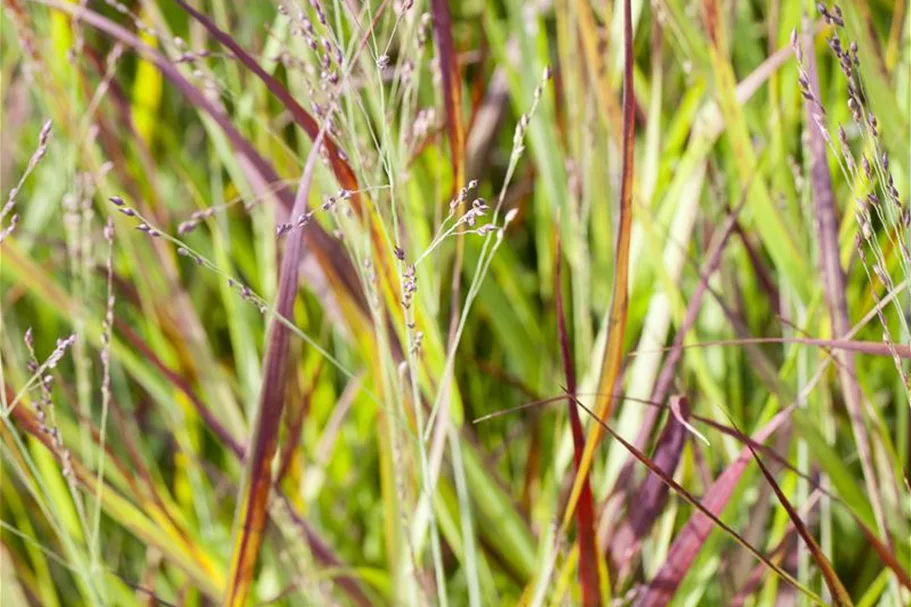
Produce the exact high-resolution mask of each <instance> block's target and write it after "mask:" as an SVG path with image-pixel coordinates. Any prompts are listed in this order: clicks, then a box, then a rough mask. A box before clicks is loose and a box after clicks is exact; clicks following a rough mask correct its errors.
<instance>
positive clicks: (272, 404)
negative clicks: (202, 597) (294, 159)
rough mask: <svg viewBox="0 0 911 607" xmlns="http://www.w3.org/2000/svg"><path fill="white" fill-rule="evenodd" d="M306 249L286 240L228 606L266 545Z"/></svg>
mask: <svg viewBox="0 0 911 607" xmlns="http://www.w3.org/2000/svg"><path fill="white" fill-rule="evenodd" d="M321 141H322V135H321V134H320V136H319V137H317V139H316V141H314V143H313V147H312V148H311V149H310V154H309V155H308V156H307V163H306V165H305V166H304V173H303V175H302V176H301V180H300V185H299V186H298V191H297V196H296V197H295V201H294V208H293V210H292V216H293V217H297V216H298V215H300V214H302V213H304V212H305V211H306V208H307V196H308V195H309V193H310V184H311V183H312V181H313V169H314V166H315V163H316V158H317V156H318V151H319V147H320V143H321ZM303 245H304V243H303V236H302V234H301V231H300V230H294V231H292V232H291V234H289V236H288V238H287V244H286V247H285V255H284V258H283V259H282V265H281V273H280V276H279V285H278V294H277V296H276V297H277V302H276V306H275V308H276V310H275V312H276V315H274V316H273V317H272V320H271V321H270V323H269V337H268V341H267V346H266V356H265V361H264V362H263V385H262V390H261V392H260V397H259V404H258V406H257V409H256V420H255V421H254V424H253V435H252V438H251V441H250V455H249V457H248V458H247V468H246V471H245V474H244V481H243V483H242V484H241V489H240V492H241V493H240V496H239V501H238V507H237V513H236V515H235V519H234V553H233V556H232V558H231V571H230V573H229V575H228V586H227V588H226V589H225V596H224V602H223V604H224V605H225V607H242V606H243V605H245V604H246V601H247V596H248V594H249V592H250V585H251V583H252V580H253V572H254V568H255V566H256V560H257V558H258V556H259V550H260V547H261V545H262V541H263V531H264V528H265V524H266V515H267V507H268V504H269V492H270V490H271V489H272V457H273V456H274V455H275V451H276V449H277V447H278V430H279V425H280V423H281V418H282V410H283V409H284V407H285V388H286V386H287V380H288V378H287V373H288V368H289V366H290V365H289V363H290V361H289V358H290V357H289V351H290V348H289V345H290V339H291V330H290V329H289V328H288V327H287V326H285V324H284V323H283V322H281V320H280V317H284V318H290V317H291V316H293V313H294V300H295V299H296V298H297V290H298V275H299V272H300V265H301V256H302V254H303V251H304V246H303Z"/></svg>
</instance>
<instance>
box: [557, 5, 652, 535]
mask: <svg viewBox="0 0 911 607" xmlns="http://www.w3.org/2000/svg"><path fill="white" fill-rule="evenodd" d="M623 12H624V15H623V21H624V24H623V64H624V67H623V174H622V176H621V180H622V181H621V187H620V225H619V228H618V232H617V250H616V251H617V252H616V256H615V271H614V286H613V295H612V297H611V305H610V312H609V313H608V314H609V318H610V321H609V327H610V328H609V331H610V335H609V337H608V342H607V350H606V351H605V354H604V359H603V361H602V363H601V379H600V386H599V389H598V391H599V392H600V393H601V394H602V396H600V397H599V399H598V402H597V404H596V406H595V411H596V417H597V418H598V419H609V418H610V414H611V412H612V410H613V403H614V399H613V396H612V395H613V392H614V385H615V384H616V383H617V377H618V376H619V374H620V364H621V362H622V358H623V351H622V350H623V338H624V335H625V333H626V320H627V316H628V314H629V301H628V295H629V293H628V291H629V248H630V238H631V236H632V219H633V218H632V214H633V208H632V207H633V145H634V143H635V139H634V138H635V126H636V125H635V120H636V117H635V110H636V108H635V104H636V100H635V93H634V90H633V21H632V8H631V7H630V0H624V2H623ZM602 438H604V428H603V426H601V425H595V426H594V428H592V431H591V433H590V434H589V436H588V440H587V441H586V443H585V450H584V451H583V453H582V460H581V461H580V462H579V464H578V466H577V470H576V480H575V481H574V482H573V488H572V492H571V493H570V497H569V503H567V505H566V511H565V512H564V514H563V529H566V528H567V527H568V524H569V521H570V520H571V519H572V515H573V511H574V510H575V508H576V504H577V503H578V500H579V496H580V495H581V492H582V484H583V479H584V478H585V477H587V476H588V471H589V469H590V468H591V465H592V459H593V458H594V454H595V449H597V448H598V444H599V443H600V442H601V439H602Z"/></svg>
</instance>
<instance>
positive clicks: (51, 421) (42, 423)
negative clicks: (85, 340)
mask: <svg viewBox="0 0 911 607" xmlns="http://www.w3.org/2000/svg"><path fill="white" fill-rule="evenodd" d="M23 341H24V342H25V347H26V348H27V349H28V353H29V361H28V365H27V368H28V370H29V373H32V374H33V375H37V374H40V373H43V372H44V371H45V370H48V369H54V368H56V367H57V363H59V362H60V360H61V359H62V358H63V356H64V355H65V354H66V352H67V350H69V349H70V348H71V347H72V345H73V344H74V343H76V334H75V333H73V334H72V335H70V336H69V337H66V338H64V339H58V340H57V346H56V347H55V348H54V351H53V352H51V355H50V356H48V358H47V360H46V361H45V362H44V365H41V364H40V363H39V362H38V358H37V356H36V355H35V341H34V336H33V335H32V329H31V327H30V328H28V329H27V330H26V331H25V336H24V338H23ZM53 382H54V376H53V375H52V374H51V373H45V374H44V375H42V376H41V378H40V379H39V381H38V386H39V391H40V394H39V396H38V399H37V400H36V401H35V416H36V417H37V418H38V426H39V429H40V430H41V431H42V432H43V433H45V434H47V435H48V436H49V437H50V438H51V440H52V441H53V444H54V448H55V449H56V451H57V452H58V453H59V454H60V459H61V462H62V466H63V475H64V476H65V477H66V478H68V479H72V476H73V465H72V457H71V456H70V452H69V450H68V449H67V448H66V446H65V445H64V444H63V436H62V435H61V434H60V428H59V427H58V426H57V423H56V421H55V416H54V401H53V396H52V393H51V386H52V385H53Z"/></svg>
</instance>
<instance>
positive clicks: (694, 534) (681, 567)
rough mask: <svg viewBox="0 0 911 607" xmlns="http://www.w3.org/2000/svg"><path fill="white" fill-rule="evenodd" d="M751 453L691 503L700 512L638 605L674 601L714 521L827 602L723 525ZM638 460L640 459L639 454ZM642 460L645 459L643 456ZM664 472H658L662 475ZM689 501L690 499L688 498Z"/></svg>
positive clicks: (774, 424) (784, 413)
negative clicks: (723, 516)
mask: <svg viewBox="0 0 911 607" xmlns="http://www.w3.org/2000/svg"><path fill="white" fill-rule="evenodd" d="M793 409H794V405H791V406H789V407H787V408H785V409H783V410H781V411H779V412H778V413H777V414H776V415H775V416H774V417H773V418H772V419H771V420H770V421H769V422H768V423H767V424H766V425H765V426H763V427H762V428H761V429H760V430H758V431H757V432H756V433H755V435H754V436H753V440H754V441H756V442H764V441H765V440H766V439H768V438H769V437H770V436H771V435H772V434H773V433H774V432H775V431H776V430H777V429H778V428H779V427H780V426H781V425H782V424H783V423H784V422H785V421H786V420H787V419H788V418H789V416H790V413H791V411H792V410H793ZM617 438H618V440H620V441H621V442H623V443H626V441H624V440H623V439H622V438H620V437H617ZM630 447H632V445H630ZM630 452H631V453H633V454H634V455H636V453H637V452H634V451H632V450H631V451H630ZM750 453H751V451H750V450H749V449H748V448H747V447H744V448H743V449H742V450H741V452H740V454H739V456H738V457H737V459H736V460H734V462H733V463H731V464H730V465H729V466H728V467H727V468H726V469H725V470H724V472H722V473H721V475H720V476H719V477H718V478H717V479H715V482H714V483H712V485H711V486H710V487H709V488H708V489H707V490H706V492H705V494H704V495H703V499H702V502H701V503H693V502H690V503H691V504H693V505H694V506H696V507H697V509H698V510H699V512H696V513H694V514H693V516H691V517H690V520H689V521H688V522H687V524H686V525H685V526H684V527H683V529H681V530H680V533H678V534H677V537H676V539H675V540H674V543H673V544H671V547H670V550H668V554H667V558H666V559H665V562H664V564H663V565H662V566H661V569H659V571H658V573H657V574H656V575H655V577H654V579H652V581H651V582H650V583H649V585H648V588H647V589H646V591H645V593H644V594H643V595H642V596H641V597H640V599H639V600H638V601H637V602H636V607H660V606H663V605H667V604H668V603H669V602H670V601H671V599H672V598H673V597H674V594H675V592H676V591H677V588H678V587H679V586H680V582H681V581H682V580H683V578H684V576H685V575H686V573H687V572H688V571H689V569H690V567H691V566H692V564H693V562H694V561H695V560H696V555H697V554H698V553H699V550H700V548H702V545H703V544H704V543H705V540H706V539H707V538H708V535H709V532H710V531H711V530H712V525H713V524H714V525H717V526H720V527H722V528H723V529H724V530H725V531H726V532H728V533H729V535H731V536H732V537H734V538H735V539H737V541H738V543H740V544H741V545H742V546H743V547H744V548H746V549H747V550H749V551H750V552H751V553H752V554H753V555H754V556H756V557H757V558H759V559H760V560H761V561H762V562H763V563H765V564H766V565H767V566H768V567H769V568H770V569H772V570H773V571H775V572H776V573H778V574H779V575H780V576H781V577H782V578H783V579H785V580H787V581H788V582H789V583H791V584H792V585H793V586H794V587H795V588H797V589H798V590H801V591H802V592H804V594H806V595H807V596H808V597H810V598H812V599H813V600H814V601H817V603H818V604H820V605H823V604H824V603H823V602H822V599H820V598H819V597H818V596H816V595H815V594H814V593H812V592H810V591H809V590H807V589H805V588H804V587H803V586H802V585H801V584H800V583H799V582H798V581H797V580H795V579H794V578H793V577H792V576H790V575H789V574H788V573H786V572H784V571H783V570H782V569H781V568H780V567H778V566H777V565H775V564H774V563H772V562H771V561H770V560H769V559H768V558H767V557H765V556H764V555H762V554H761V553H760V552H759V551H758V550H757V549H756V548H754V547H752V546H750V545H749V544H748V543H746V542H745V541H743V540H742V538H740V536H738V535H737V534H736V532H734V531H733V530H732V529H730V528H729V527H727V526H726V525H724V523H722V522H721V520H720V519H719V518H718V515H719V514H720V513H721V511H722V510H723V509H724V507H725V506H726V505H727V503H728V500H730V498H731V495H732V494H733V492H734V488H735V487H736V486H737V483H738V482H739V481H740V477H741V476H743V473H744V471H745V470H746V466H747V463H749V461H750ZM636 459H640V458H639V457H638V456H636ZM640 461H642V460H641V459H640ZM661 474H663V473H661ZM661 474H659V477H660V476H661ZM662 480H664V478H662ZM668 480H670V482H671V483H673V482H674V481H673V479H668ZM671 488H673V489H674V490H675V491H676V490H677V484H676V483H674V484H673V485H671ZM681 489H682V488H681ZM678 493H680V491H678ZM680 495H682V496H684V497H686V496H687V495H689V494H686V493H680ZM687 501H690V500H689V499H687ZM694 501H695V500H694ZM697 504H698V505H697Z"/></svg>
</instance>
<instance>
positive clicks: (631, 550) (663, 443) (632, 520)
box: [608, 402, 689, 580]
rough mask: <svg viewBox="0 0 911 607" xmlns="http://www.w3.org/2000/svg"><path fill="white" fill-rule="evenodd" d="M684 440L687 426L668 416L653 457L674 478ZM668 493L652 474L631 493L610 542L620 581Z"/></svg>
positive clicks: (683, 408)
mask: <svg viewBox="0 0 911 607" xmlns="http://www.w3.org/2000/svg"><path fill="white" fill-rule="evenodd" d="M680 414H681V416H682V417H683V418H684V419H686V418H687V417H689V407H687V406H686V404H685V402H682V403H681V409H680ZM685 440H686V428H685V427H684V426H683V424H681V423H680V422H679V421H678V420H677V418H676V417H675V416H674V415H668V417H667V422H666V423H665V425H664V430H663V431H662V432H661V436H659V437H658V442H657V445H656V447H655V456H654V458H653V461H654V462H655V465H656V466H658V467H659V468H660V469H661V470H662V471H664V473H665V474H667V475H668V476H671V477H672V476H673V475H674V471H675V470H676V469H677V464H678V463H679V462H680V456H681V455H682V454H683V446H684V444H685ZM667 494H668V487H667V485H666V484H664V483H663V482H661V479H660V478H658V477H657V476H655V475H653V474H652V475H649V476H647V477H646V478H645V480H644V481H642V484H641V485H640V486H639V489H638V491H631V492H630V496H629V500H628V506H627V512H628V514H627V517H626V519H624V521H623V523H622V524H621V525H620V527H619V528H618V529H617V531H616V532H615V533H614V534H613V536H612V537H611V538H610V540H609V542H608V546H609V548H610V554H611V560H612V561H613V563H614V566H615V567H616V569H617V579H618V580H622V579H624V578H625V577H626V576H627V575H628V574H629V572H630V569H631V568H632V566H633V563H634V562H635V559H636V557H637V555H638V553H639V550H640V548H641V547H642V538H643V537H645V534H646V533H648V530H649V529H651V528H652V525H653V524H654V522H655V520H656V519H657V518H658V516H659V515H660V514H661V512H662V510H664V504H665V503H666V502H667Z"/></svg>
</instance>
